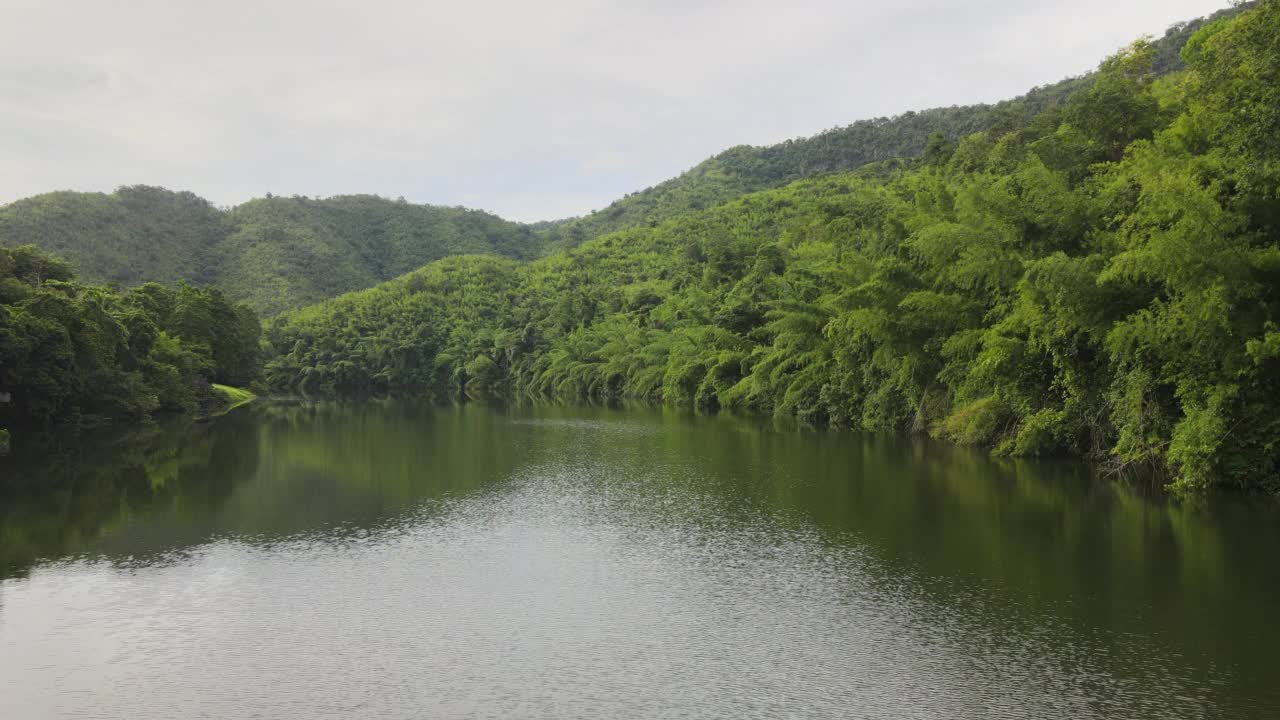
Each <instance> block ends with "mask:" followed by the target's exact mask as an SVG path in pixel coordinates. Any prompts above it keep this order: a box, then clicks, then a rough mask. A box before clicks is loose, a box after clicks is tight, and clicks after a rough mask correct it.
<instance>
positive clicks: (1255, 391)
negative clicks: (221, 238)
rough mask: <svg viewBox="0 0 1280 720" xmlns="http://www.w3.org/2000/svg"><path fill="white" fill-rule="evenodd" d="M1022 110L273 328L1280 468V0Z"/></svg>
mask: <svg viewBox="0 0 1280 720" xmlns="http://www.w3.org/2000/svg"><path fill="white" fill-rule="evenodd" d="M1162 52H1163V51H1162V49H1161V48H1160V47H1158V46H1152V45H1151V44H1149V43H1145V42H1138V43H1135V44H1134V45H1133V46H1132V47H1129V48H1127V49H1126V50H1124V51H1122V52H1121V53H1119V54H1117V55H1115V56H1113V57H1111V58H1109V59H1107V60H1106V61H1105V62H1103V63H1102V65H1101V66H1100V67H1099V69H1098V71H1097V72H1096V73H1094V74H1093V75H1092V76H1090V78H1089V79H1088V81H1087V82H1084V83H1082V85H1081V87H1080V89H1079V91H1078V92H1076V93H1074V94H1072V96H1071V97H1070V98H1069V99H1068V100H1066V101H1065V102H1063V103H1061V104H1059V105H1055V106H1052V107H1049V108H1047V109H1046V110H1044V111H1043V112H1041V113H1039V114H1038V115H1036V116H1035V117H1034V118H1031V119H1030V120H1029V121H1028V122H1026V123H1025V124H1023V125H1021V126H1020V127H1016V128H1012V129H1008V130H1005V129H1003V128H994V129H990V130H988V131H984V132H977V133H973V134H970V135H967V136H965V137H963V138H960V139H959V140H958V142H956V143H938V144H935V145H934V147H933V148H932V149H931V152H930V153H929V154H928V155H927V156H926V158H925V159H924V160H923V161H922V162H920V163H917V164H913V165H912V166H911V167H908V168H903V169H899V170H898V171H895V172H893V173H891V174H889V175H887V176H886V175H884V174H864V173H845V174H836V175H828V176H825V177H822V178H817V179H809V180H802V181H798V182H795V183H793V184H791V185H788V186H785V187H783V188H779V189H772V190H766V191H761V192H757V193H753V194H748V195H745V196H743V197H741V198H739V199H737V200H733V201H730V202H728V203H725V204H721V205H718V206H717V207H714V208H708V209H704V210H701V211H696V212H688V213H683V214H680V215H677V216H676V217H674V218H672V219H670V220H667V221H665V222H661V223H656V224H654V225H653V226H649V225H647V224H642V225H637V226H632V227H630V228H627V229H624V230H621V231H618V232H616V233H612V234H607V235H604V236H602V237H598V238H595V239H593V240H589V241H587V242H585V243H583V244H582V245H580V246H578V247H577V248H575V249H573V250H572V251H569V252H563V253H557V254H554V255H551V256H548V257H546V258H543V259H541V260H537V261H535V262H532V263H520V262H515V261H511V260H507V259H503V258H498V257H492V256H490V257H480V256H471V257H454V258H446V259H443V260H440V261H437V262H435V263H432V264H430V265H428V266H426V267H424V268H423V269H421V270H419V271H417V272H414V273H412V274H409V275H407V276H405V277H403V278H400V279H398V280H395V281H393V282H390V283H387V284H383V285H380V286H378V287H376V288H373V289H370V290H366V291H362V292H358V293H353V294H349V295H344V296H342V297H339V298H337V299H333V300H329V301H326V302H325V303H322V304H320V305H317V306H314V307H310V308H305V309H303V310H299V311H296V312H291V313H286V314H284V315H283V316H281V317H278V318H276V319H275V320H273V321H272V322H270V323H269V324H268V325H267V327H266V338H267V341H268V345H269V348H270V354H271V357H270V359H269V361H268V362H267V365H266V376H267V379H268V381H269V382H270V383H271V384H273V385H274V386H275V387H277V388H301V389H303V390H306V391H308V392H334V393H343V392H368V391H375V392H378V391H381V392H396V393H427V392H441V393H449V394H470V395H478V394H490V395H494V394H496V395H508V396H510V395H517V396H518V395H524V396H536V397H553V398H561V399H582V398H598V399H611V398H624V397H625V398H638V399H643V400H647V401H653V402H665V403H672V404H678V405H692V406H697V407H700V408H704V409H717V408H726V409H734V410H742V411H747V412H765V413H774V414H777V415H783V416H794V417H798V418H800V419H803V420H807V421H812V422H823V423H831V424H837V425H845V426H851V427H855V428H866V429H874V430H901V431H913V432H922V433H930V434H932V435H935V436H938V437H943V438H948V439H951V440H954V441H957V442H961V443H970V444H977V445H984V446H988V447H991V448H993V449H995V450H996V451H998V452H1001V453H1006V454H1010V455H1042V454H1053V453H1071V454H1078V455H1084V456H1090V457H1095V458H1098V459H1100V460H1104V461H1105V462H1107V463H1108V464H1109V465H1111V466H1113V467H1115V468H1117V469H1133V468H1141V469H1143V471H1144V472H1153V473H1156V474H1159V475H1163V476H1165V477H1167V478H1168V479H1169V480H1170V481H1171V482H1172V483H1173V485H1174V486H1175V487H1177V488H1179V489H1183V490H1195V489H1201V488H1206V487H1210V486H1222V485H1226V486H1233V487H1245V488H1268V489H1271V490H1272V491H1280V405H1278V404H1277V398H1280V196H1278V194H1280V190H1278V188H1280V113H1277V111H1276V110H1277V108H1280V0H1266V1H1265V2H1262V3H1259V4H1258V5H1257V6H1256V8H1255V9H1253V10H1251V11H1249V12H1246V13H1242V14H1239V15H1237V16H1236V17H1234V18H1233V19H1230V20H1223V21H1220V22H1216V23H1212V24H1209V25H1208V26H1206V27H1204V28H1202V29H1201V30H1200V31H1198V32H1197V33H1195V34H1194V35H1193V36H1192V37H1191V38H1190V40H1189V41H1188V42H1187V43H1186V44H1185V46H1184V47H1183V48H1182V50H1181V55H1182V57H1183V58H1184V59H1185V60H1186V62H1187V63H1188V67H1187V68H1186V69H1185V70H1184V71H1181V72H1175V73H1170V74H1166V75H1164V76H1159V77H1157V75H1156V73H1155V72H1154V70H1155V68H1156V67H1157V64H1158V63H1159V62H1161V58H1162V54H1161V53H1162Z"/></svg>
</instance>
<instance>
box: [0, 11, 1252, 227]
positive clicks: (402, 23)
mask: <svg viewBox="0 0 1280 720" xmlns="http://www.w3.org/2000/svg"><path fill="white" fill-rule="evenodd" d="M1226 4H1227V2H1226V0H1071V1H1067V0H1054V1H1050V0H953V1H951V2H944V1H943V0H877V1H876V2H866V1H864V0H787V1H786V2H783V1H781V0H772V1H770V2H762V1H757V0H736V1H730V0H634V1H630V2H622V1H620V0H613V1H606V0H542V1H540V2H539V1H535V0H504V1H501V2H495V1H485V0H451V1H450V2H436V1H434V0H343V1H342V2H333V1H331V0H297V1H281V0H252V1H251V2H250V1H247V0H219V1H218V2H207V1H201V2H192V1H188V0H114V1H110V2H108V1H105V0H0V202H9V201H11V200H14V199H17V198H20V197H24V196H27V195H32V194H35V193H39V192H45V191H49V190H55V189H75V190H103V191H109V190H111V189H113V188H115V187H116V186H118V185H125V184H139V183H141V184H149V185H163V186H165V187H169V188H173V189H181V190H191V191H194V192H196V193H198V194H200V195H203V196H204V197H207V198H209V199H210V200H212V201H214V202H215V203H217V204H219V205H230V204H235V203H238V202H241V201H243V200H245V199H248V198H250V197H254V196H258V195H263V194H265V193H267V192H271V193H275V194H280V195H293V194H300V195H322V196H328V195H336V194H344V193H377V194H380V195H385V196H390V197H396V196H404V197H406V198H408V199H409V200H411V201H415V202H429V203H435V204H444V205H467V206H471V207H478V208H483V209H486V210H490V211H493V212H496V213H498V214H500V215H503V216H505V217H509V218H511V219H516V220H540V219H552V218H557V217H563V216H568V215H577V214H582V213H584V212H587V211H589V210H591V209H594V208H599V207H603V206H605V205H607V204H608V203H609V202H610V201H611V200H613V199H615V198H617V197H619V196H621V195H623V194H625V193H627V192H631V191H634V190H639V189H643V188H645V187H647V186H649V185H652V184H654V183H657V182H660V181H661V180H664V179H666V178H668V177H671V176H673V175H676V174H678V173H680V172H681V171H683V170H686V169H688V168H689V167H691V166H693V165H695V164H696V163H698V162H699V161H701V160H703V159H704V158H706V157H708V156H710V155H712V154H714V153H716V152H718V151H720V150H722V149H724V148H727V147H730V146H732V145H736V144H741V143H751V144H768V143H774V142H778V141H780V140H784V139H786V138H788V137H796V136H802V135H811V134H813V133H815V132H818V131H820V130H823V129H825V128H830V127H835V126H839V125H847V124H849V123H850V122H853V121H854V120H858V119H861V118H867V117H875V116H879V115H892V114H897V113H899V112H902V111H905V110H911V109H920V108H926V107H934V106H939V105H952V104H968V103H973V102H990V101H995V100H1000V99H1003V98H1006V97H1010V96H1013V95H1018V94H1020V93H1022V92H1024V91H1025V90H1027V89H1029V88H1030V87H1032V86H1034V85H1040V84H1045V83H1049V82H1053V81H1056V80H1059V79H1061V78H1063V77H1066V76H1068V75H1077V74H1080V73H1082V72H1084V71H1087V70H1090V69H1091V68H1093V67H1094V66H1095V65H1096V64H1097V63H1098V61H1099V60H1101V59H1102V58H1103V57H1104V56H1105V55H1107V54H1109V53H1111V52H1113V51H1115V50H1116V49H1117V48H1119V47H1121V46H1123V45H1125V44H1127V43H1128V42H1129V41H1131V40H1132V39H1134V38H1135V37H1137V36H1139V35H1141V34H1143V33H1152V34H1156V35H1159V34H1161V33H1162V32H1163V31H1164V28H1165V27H1167V26H1168V25H1169V24H1171V23H1173V22H1176V21H1179V20H1185V19H1189V18H1193V17H1197V16H1200V15H1205V14H1208V13H1210V12H1213V11H1214V10H1216V9H1218V8H1220V7H1224V6H1225V5H1226Z"/></svg>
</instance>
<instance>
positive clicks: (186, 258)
mask: <svg viewBox="0 0 1280 720" xmlns="http://www.w3.org/2000/svg"><path fill="white" fill-rule="evenodd" d="M27 244H31V245H36V246H39V247H41V248H43V249H45V250H49V251H52V252H54V253H56V254H58V255H59V256H61V257H63V258H64V259H66V260H67V261H69V262H70V263H71V265H72V266H73V267H74V268H75V269H76V270H77V271H78V272H79V274H80V275H81V276H82V277H83V278H84V279H85V280H88V281H96V282H114V283H120V284H122V285H126V286H133V285H139V284H141V283H144V282H149V281H156V282H162V283H172V282H175V281H177V280H190V281H193V282H198V283H209V284H216V285H219V286H221V287H222V288H224V289H225V290H226V292H227V293H228V295H229V296H230V297H231V298H232V299H234V300H238V301H246V302H248V303H249V304H250V305H251V306H252V307H253V308H254V309H255V310H256V311H258V312H259V313H260V314H264V315H271V314H274V313H276V312H279V311H281V310H284V309H287V308H293V307H299V306H302V305H306V304H308V303H313V302H317V301H319V300H322V299H324V298H327V297H333V296H334V295H338V294H341V293H343V292H348V291H351V290H357V289H360V288H365V287H369V286H371V285H374V284H376V283H378V282H380V281H383V280H388V279H391V278H393V277H396V276H398V275H401V274H403V273H406V272H408V271H410V270H412V269H413V268H416V267H419V266H421V265H423V264H424V263H427V262H430V261H432V260H435V259H438V258H441V257H444V256H446V255H456V254H463V253H497V254H501V255H506V256H508V257H513V258H530V257H533V256H535V255H537V254H538V253H539V251H540V246H539V244H538V241H537V239H536V238H535V237H534V235H533V232H532V231H531V230H530V229H529V228H528V227H526V226H523V225H519V224H516V223H511V222H507V221H505V220H502V219H501V218H498V217H496V216H494V215H490V214H488V213H484V212H478V211H474V210H464V209H461V208H446V207H434V206H430V205H414V204H410V203H406V202H400V201H394V200H388V199H384V198H380V197H375V196H370V195H354V196H343V197H334V198H329V199H325V200H313V199H309V198H305V197H289V198H286V197H267V198H262V199H258V200H253V201H250V202H248V203H245V204H244V205H241V206H239V207H236V208H233V209H231V210H219V209H217V208H215V207H213V206H212V205H210V203H209V202H208V201H206V200H204V199H202V198H200V197H197V196H196V195H193V194H192V193H189V192H173V191H170V190H165V189H163V188H155V187H145V186H137V187H124V188H120V189H119V190H117V191H116V192H114V193H111V194H103V193H78V192H55V193H48V194H46V195H39V196H36V197H32V198H27V199H25V200H19V201H17V202H15V203H12V204H10V205H7V206H4V207H0V245H6V246H11V247H13V246H20V245H27Z"/></svg>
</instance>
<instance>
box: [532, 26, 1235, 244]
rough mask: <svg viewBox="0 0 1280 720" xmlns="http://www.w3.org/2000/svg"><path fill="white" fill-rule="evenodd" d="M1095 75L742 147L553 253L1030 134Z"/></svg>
mask: <svg viewBox="0 0 1280 720" xmlns="http://www.w3.org/2000/svg"><path fill="white" fill-rule="evenodd" d="M1255 4H1256V3H1254V2H1248V3H1242V4H1240V5H1237V6H1234V7H1231V8H1227V9H1224V10H1221V11H1219V12H1217V13H1214V14H1213V15H1212V16H1211V17H1209V18H1199V19H1196V20H1191V21H1188V22H1183V23H1178V24H1177V25H1174V26H1172V27H1170V28H1169V29H1168V30H1167V31H1166V32H1165V34H1164V36H1163V37H1160V38H1158V39H1156V40H1155V41H1154V42H1153V50H1154V52H1155V57H1154V60H1153V61H1152V65H1151V71H1152V72H1153V73H1154V74H1155V75H1157V76H1159V75H1165V74H1168V73H1170V72H1176V71H1178V70H1181V69H1182V68H1183V67H1184V63H1183V61H1182V58H1181V57H1180V55H1179V50H1181V49H1182V47H1183V45H1185V44H1186V41H1187V40H1188V39H1189V38H1190V37H1191V35H1192V34H1193V33H1194V32H1195V31H1196V30H1198V29H1200V28H1201V27H1203V26H1204V25H1205V24H1206V23H1209V22H1212V21H1214V20H1218V19H1225V18H1230V17H1234V16H1235V15H1237V14H1239V13H1240V12H1243V11H1244V10H1247V9H1249V8H1250V7H1253V6H1254V5H1255ZM1091 79H1092V77H1091V75H1085V76H1083V77H1080V78H1069V79H1066V80H1062V81H1060V82H1057V83H1054V84H1051V85H1046V86H1043V87H1039V88H1035V89H1033V90H1031V91H1030V92H1028V93H1027V94H1026V95H1023V96H1021V97H1018V98H1014V99H1012V100H1006V101H1003V102H1000V103H997V104H995V105H967V106H962V107H948V108H934V109H931V110H924V111H919V112H908V113H904V114H902V115H898V116H896V117H892V118H875V119H871V120H861V121H858V122H855V123H853V124H852V125H848V126H846V127H842V128H836V129H832V130H828V131H826V132H823V133H820V134H818V135H814V136H812V137H808V138H801V139H796V140H788V141H786V142H783V143H780V144H778V145H770V146H766V147H754V146H748V145H742V146H738V147H735V148H731V149H729V150H726V151H724V152H722V153H720V154H718V155H716V156H714V157H712V158H710V159H708V160H705V161H703V162H702V163H699V164H698V165H697V166H696V167H694V168H693V169H691V170H689V171H687V172H685V173H683V174H681V175H680V176H678V177H675V178H672V179H670V180H667V181H665V182H662V183H660V184H658V185H656V186H654V187H651V188H646V189H644V190H641V191H639V192H636V193H632V194H629V195H627V196H626V197H624V198H621V199H619V200H617V201H615V202H613V203H612V204H611V205H609V206H608V207H606V208H604V209H602V210H599V211H597V212H593V213H591V214H590V215H587V216H584V217H581V218H571V219H568V220H564V221H560V222H557V223H550V224H548V225H547V226H546V227H545V229H544V230H543V232H544V233H545V235H546V237H547V244H548V247H551V248H568V247H573V246H575V245H577V244H579V243H581V242H583V241H585V240H589V239H591V238H593V237H598V236H600V235H603V234H605V233H608V232H612V231H614V230H619V229H621V228H624V227H630V226H633V225H644V224H654V223H658V222H661V221H663V220H666V219H669V218H671V217H674V216H676V215H678V214H680V213H684V212H689V211H693V210H699V209H703V208H710V207H714V206H716V205H719V204H721V203H723V202H725V201H727V200H731V199H733V198H735V197H738V196H740V195H743V194H745V193H748V192H753V191H756V190H764V189H767V188H774V187H781V186H783V185H786V184H787V183H790V182H794V181H795V180H799V179H803V178H809V177H816V176H820V175H824V174H829V173H836V172H845V171H850V170H854V169H857V168H859V167H862V166H864V165H867V164H869V163H875V162H881V161H886V160H895V159H901V158H915V157H919V156H921V155H922V154H923V153H924V152H925V149H926V146H927V145H928V143H929V139H930V137H931V136H932V135H934V134H938V133H940V134H941V135H942V136H943V137H944V138H945V139H947V140H952V141H954V140H956V139H958V138H960V137H964V136H965V135H969V134H971V133H974V132H978V131H980V130H991V131H993V132H995V133H997V134H1000V133H1003V132H1007V131H1009V130H1013V129H1016V128H1019V127H1022V126H1024V125H1025V124H1026V123H1028V122H1029V121H1030V120H1031V119H1032V118H1035V117H1037V116H1039V114H1040V113H1042V112H1043V111H1045V110H1047V109H1049V108H1051V107H1056V106H1058V105H1061V104H1062V103H1063V102H1064V101H1065V100H1066V98H1068V97H1069V96H1070V95H1071V94H1072V93H1073V92H1075V91H1076V90H1077V89H1079V88H1080V87H1083V86H1085V85H1087V84H1088V83H1089V82H1090V81H1091Z"/></svg>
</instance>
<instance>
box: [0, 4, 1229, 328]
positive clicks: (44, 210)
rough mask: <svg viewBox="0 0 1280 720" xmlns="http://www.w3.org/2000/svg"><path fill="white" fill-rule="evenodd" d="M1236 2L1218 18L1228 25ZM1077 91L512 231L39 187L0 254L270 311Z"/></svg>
mask: <svg viewBox="0 0 1280 720" xmlns="http://www.w3.org/2000/svg"><path fill="white" fill-rule="evenodd" d="M1249 6H1251V4H1246V5H1242V6H1238V7H1235V8H1231V9H1228V10H1224V11H1222V12H1220V13H1218V14H1217V15H1215V16H1214V17H1215V18H1220V17H1229V16H1232V15H1234V14H1237V13H1239V12H1241V11H1242V10H1243V9H1245V8H1247V7H1249ZM1205 22H1206V20H1196V21H1192V22H1188V23H1182V24H1179V25H1177V26H1175V27H1173V28H1170V29H1169V31H1168V32H1167V33H1166V34H1165V36H1164V37H1163V38H1160V39H1159V40H1157V41H1156V42H1155V43H1154V46H1153V50H1154V53H1155V56H1154V60H1153V61H1152V65H1151V72H1152V73H1153V74H1155V75H1162V74H1165V73H1168V72H1173V71H1176V70H1178V69H1180V68H1181V67H1182V60H1181V58H1180V57H1179V55H1178V50H1179V49H1180V48H1181V47H1182V45H1183V44H1184V43H1185V41H1186V39H1187V38H1188V37H1190V35H1191V33H1192V32H1194V31H1195V30H1196V29H1198V28H1199V27H1201V26H1202V25H1203V24H1204V23H1205ZM1089 82H1090V77H1089V76H1086V77H1084V78H1077V79H1069V80H1064V81H1062V82H1059V83H1057V84H1054V85H1050V86H1046V87H1042V88H1037V89H1035V90H1033V91H1031V92H1030V93H1028V94H1027V95H1024V96H1022V97H1020V98H1017V99H1014V100H1010V101H1006V102H1002V103H999V104H996V105H973V106H966V107H952V108H938V109H933V110H925V111H922V112H911V113H906V114H904V115H900V116H898V117H895V118H879V119H874V120H865V121H860V122H856V123H854V124H852V125H849V126H847V127H844V128H839V129H835V130H830V131H828V132H824V133H821V134H819V135H816V136H814V137H811V138H806V139H800V140H793V141H788V142H785V143H782V144H779V145H774V146H769V147H748V146H741V147H736V148H732V149H729V150H726V151H725V152H723V153H720V154H719V155H716V156H715V157H713V158H711V159H709V160H707V161H705V162H703V163H701V164H700V165H698V166H697V167H695V168H693V169H692V170H690V171H688V172H686V173H684V174H683V175H680V176H679V177H676V178H673V179H671V180H668V181H666V182H664V183H662V184H660V185H658V186H656V187H653V188H649V189H646V190H643V191H641V192H638V193H634V194H631V195H628V196H627V197H625V198H622V199H620V200H618V201H617V202H615V203H613V204H612V205H610V206H609V207H608V208H605V209H604V210H601V211H599V212H595V213H592V214H591V215H588V216H586V217H582V218H576V219H571V220H566V221H558V222H547V223H539V224H536V225H520V224H516V223H511V222H507V221H504V220H502V219H501V218H498V217H496V216H493V215H490V214H487V213H484V212H479V211H471V210H464V209H462V208H445V207H434V206H427V205H413V204H409V203H405V202H398V201H392V200H388V199H384V198H379V197H375V196H365V195H359V196H345V197H335V198H329V199H325V200H319V199H310V198H306V197H267V198H262V199H258V200H253V201H250V202H248V203H245V204H244V205H241V206H239V207H236V208H233V209H231V210H220V209H218V208H215V207H213V206H212V205H211V204H210V203H209V202H208V201H206V200H204V199H202V198H200V197H197V196H196V195H193V194H192V193H189V192H172V191H169V190H165V189H163V188H156V187H146V186H135V187H123V188H120V189H119V190H117V191H116V192H114V193H111V194H103V193H78V192H55V193H48V194H45V195H40V196H36V197H32V198H27V199H25V200H20V201H17V202H14V203H12V204H10V205H7V206H3V207H0V245H6V246H11V247H12V246H20V245H26V244H32V245H36V246H38V247H41V248H43V249H45V250H48V251H52V252H54V253H56V254H57V255H59V256H61V257H63V258H65V259H66V260H68V261H69V262H70V263H71V265H72V267H73V268H75V270H76V271H77V272H78V273H79V274H80V276H81V277H82V278H83V279H84V280H86V281H91V282H114V283H120V284H122V285H126V286H135V285H138V284H141V283H144V282H149V281H156V282H162V283H172V282H174V281H177V280H189V281H192V282H196V283H202V284H215V285H218V286H220V287H222V288H223V289H224V290H225V291H226V292H227V294H228V295H229V297H230V298H231V299H233V300H236V301H244V302H247V303H248V304H249V305H250V306H252V307H253V309H254V310H256V311H257V312H258V313H259V314H261V315H264V316H270V315H274V314H276V313H278V312H280V311H282V310H286V309H290V308H296V307H301V306H303V305H307V304H310V303H313V302H317V301H319V300H323V299H325V298H329V297H333V296H335V295H338V294H341V293H343V292H348V291H351V290H357V289H360V288H366V287H370V286H372V285H375V284H377V283H378V282H381V281H385V280H389V279H391V278H394V277H396V276H398V275H401V274H403V273H406V272H409V271H410V270H412V269H414V268H416V267H419V266H421V265H423V264H424V263H427V262H430V261H432V260H436V259H438V258H442V257H445V256H448V255H457V254H474V253H495V254H498V255H503V256H506V257H510V258H515V259H530V258H533V257H538V256H540V255H543V254H546V253H547V252H551V251H555V250H560V249H566V248H571V247H575V246H577V245H579V244H581V243H582V242H585V241H587V240H589V239H591V238H594V237H598V236H600V235H604V234H607V233H609V232H613V231H616V230H619V229H622V228H626V227H632V226H652V225H656V224H657V223H659V222H662V221H664V220H667V219H670V218H673V217H676V216H678V215H680V214H683V213H688V212H696V211H698V210H701V209H705V208H711V207H715V206H717V205H720V204H722V203H724V202H727V201H729V200H732V199H733V198H737V197H740V196H742V195H744V194H746V193H750V192H755V191H758V190H762V189H767V188H775V187H781V186H783V185H786V184H787V183H789V182H793V181H795V180H797V179H802V178H808V177H816V176H821V175H825V174H830V173H836V172H842V171H849V170H853V169H856V168H859V167H863V166H867V165H868V164H871V163H881V164H880V166H879V167H878V168H877V170H878V171H879V172H882V173H889V172H892V171H893V169H894V168H895V167H898V166H900V165H901V164H902V163H901V162H900V161H901V159H903V158H915V157H917V156H920V155H922V154H923V153H925V152H926V150H927V146H928V145H929V143H930V140H931V138H932V139H933V142H934V145H935V148H936V149H938V150H944V149H945V148H946V146H947V144H948V143H949V142H950V141H953V140H955V139H957V138H960V137H963V136H966V135H969V134H971V133H974V132H977V131H980V130H986V131H989V132H991V133H993V134H997V135H999V134H1002V133H1005V132H1008V131H1012V130H1015V129H1019V128H1023V127H1025V126H1026V125H1027V124H1028V123H1029V122H1031V121H1032V119H1033V118H1037V117H1040V116H1041V115H1042V114H1043V113H1044V111H1046V110H1048V109H1051V108H1055V107H1059V106H1061V105H1062V104H1063V103H1064V102H1065V100H1066V98H1068V97H1069V96H1070V95H1071V94H1072V93H1074V92H1075V91H1077V90H1078V89H1079V88H1081V87H1085V86H1087V85H1088V83H1089Z"/></svg>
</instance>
